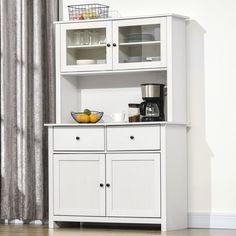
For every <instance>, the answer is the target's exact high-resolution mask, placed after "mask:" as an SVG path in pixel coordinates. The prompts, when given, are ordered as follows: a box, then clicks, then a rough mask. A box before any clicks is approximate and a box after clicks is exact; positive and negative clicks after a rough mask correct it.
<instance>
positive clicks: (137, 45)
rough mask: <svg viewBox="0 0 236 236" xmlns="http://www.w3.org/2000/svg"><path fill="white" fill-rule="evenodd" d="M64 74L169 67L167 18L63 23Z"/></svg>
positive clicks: (62, 62) (62, 58)
mask: <svg viewBox="0 0 236 236" xmlns="http://www.w3.org/2000/svg"><path fill="white" fill-rule="evenodd" d="M60 31H61V41H60V45H61V71H62V72H71V71H96V70H112V69H114V70H119V69H137V68H153V67H166V18H165V17H160V18H148V19H130V20H121V19H120V20H107V21H104V22H90V23H86V22H82V23H70V24H62V25H61V26H60Z"/></svg>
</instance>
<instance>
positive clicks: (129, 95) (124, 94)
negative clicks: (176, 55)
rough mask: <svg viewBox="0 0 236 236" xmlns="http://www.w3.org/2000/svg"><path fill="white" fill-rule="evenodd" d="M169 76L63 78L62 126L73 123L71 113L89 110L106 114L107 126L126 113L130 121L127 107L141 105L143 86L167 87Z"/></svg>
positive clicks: (164, 74)
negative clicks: (165, 85)
mask: <svg viewBox="0 0 236 236" xmlns="http://www.w3.org/2000/svg"><path fill="white" fill-rule="evenodd" d="M166 76H167V74H166V71H150V72H139V73H126V74H114V75H112V76H111V75H109V74H107V75H106V74H103V75H99V74H97V75H80V76H69V75H68V76H65V75H64V76H61V98H60V99H61V122H62V123H74V121H73V119H72V118H71V116H70V112H71V111H81V110H83V109H86V108H88V109H90V110H97V111H103V112H104V117H103V120H104V121H105V122H110V121H111V117H110V116H111V114H112V113H116V112H124V113H125V114H126V120H127V119H128V116H127V114H128V104H129V103H141V102H142V96H141V87H140V84H142V83H160V84H166ZM165 104H166V103H165ZM165 106H166V105H165Z"/></svg>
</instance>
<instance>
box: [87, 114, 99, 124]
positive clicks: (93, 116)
mask: <svg viewBox="0 0 236 236" xmlns="http://www.w3.org/2000/svg"><path fill="white" fill-rule="evenodd" d="M89 119H90V122H91V123H95V122H97V119H98V118H97V115H96V114H90V116H89Z"/></svg>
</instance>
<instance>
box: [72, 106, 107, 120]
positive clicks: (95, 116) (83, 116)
mask: <svg viewBox="0 0 236 236" xmlns="http://www.w3.org/2000/svg"><path fill="white" fill-rule="evenodd" d="M71 116H72V117H73V119H74V120H75V121H76V122H78V123H97V122H98V121H100V120H101V118H102V116H103V112H100V111H90V110H89V109H84V111H83V112H71Z"/></svg>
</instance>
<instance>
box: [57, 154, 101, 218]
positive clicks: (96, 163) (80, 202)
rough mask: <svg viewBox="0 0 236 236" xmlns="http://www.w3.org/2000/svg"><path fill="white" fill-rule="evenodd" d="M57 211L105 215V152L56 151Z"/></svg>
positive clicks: (66, 213) (83, 214)
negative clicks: (62, 152) (60, 152)
mask: <svg viewBox="0 0 236 236" xmlns="http://www.w3.org/2000/svg"><path fill="white" fill-rule="evenodd" d="M54 215H77V216H105V155H104V154H55V155H54Z"/></svg>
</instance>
